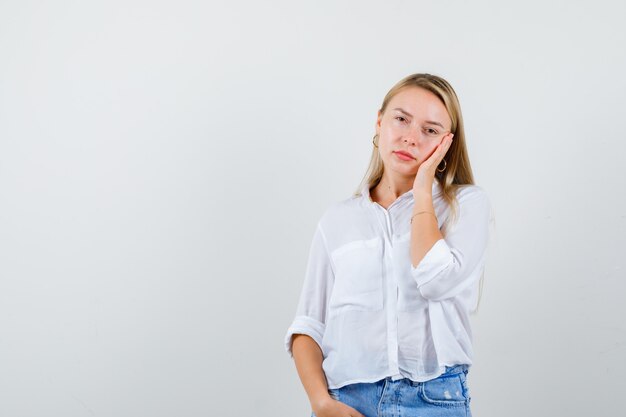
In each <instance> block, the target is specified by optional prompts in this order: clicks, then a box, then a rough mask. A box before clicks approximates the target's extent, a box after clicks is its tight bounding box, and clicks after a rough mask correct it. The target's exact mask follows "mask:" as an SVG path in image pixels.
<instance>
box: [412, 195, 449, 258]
mask: <svg viewBox="0 0 626 417" xmlns="http://www.w3.org/2000/svg"><path fill="white" fill-rule="evenodd" d="M414 199H415V203H414V205H413V213H411V216H412V215H414V214H416V213H419V212H420V211H426V212H427V213H422V214H418V215H417V216H415V217H413V220H412V222H411V266H412V267H413V268H417V265H419V263H420V261H421V260H422V259H424V256H426V253H428V251H429V250H430V248H432V247H433V245H434V244H435V242H437V241H438V240H439V239H443V235H442V234H441V232H440V231H439V226H438V224H437V217H435V216H433V215H432V214H430V213H435V208H434V206H433V195H432V193H431V192H420V193H417V194H415V193H414Z"/></svg>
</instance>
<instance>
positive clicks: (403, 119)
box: [396, 116, 406, 121]
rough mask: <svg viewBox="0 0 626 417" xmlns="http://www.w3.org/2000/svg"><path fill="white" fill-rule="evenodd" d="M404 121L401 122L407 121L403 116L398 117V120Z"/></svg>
mask: <svg viewBox="0 0 626 417" xmlns="http://www.w3.org/2000/svg"><path fill="white" fill-rule="evenodd" d="M399 119H402V120H401V121H405V120H406V119H405V118H404V117H402V116H396V120H399Z"/></svg>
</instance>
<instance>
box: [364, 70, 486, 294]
mask: <svg viewBox="0 0 626 417" xmlns="http://www.w3.org/2000/svg"><path fill="white" fill-rule="evenodd" d="M408 87H420V88H423V89H425V90H428V91H430V92H431V93H433V94H435V96H437V97H438V98H439V99H440V100H441V102H442V103H443V104H444V106H445V107H446V110H447V111H448V115H449V116H450V120H451V121H452V124H451V126H450V131H451V132H452V133H453V134H454V140H453V141H452V145H451V146H450V149H448V151H447V152H446V155H445V157H444V159H445V160H446V165H445V166H446V169H445V171H444V172H439V171H435V179H434V180H435V181H438V182H439V185H440V186H441V196H442V198H443V199H444V201H445V202H446V203H447V204H448V206H449V207H450V212H451V215H450V217H449V218H448V219H447V220H446V222H445V224H444V225H443V226H442V233H444V234H445V230H448V229H449V227H450V226H451V224H452V223H454V222H456V220H457V219H458V201H457V199H456V193H457V191H458V189H459V188H460V187H463V186H466V185H473V184H474V175H473V173H472V167H471V165H470V160H469V156H468V153H467V148H466V146H465V130H464V127H463V116H462V114H461V105H460V104H459V99H458V97H457V95H456V92H455V91H454V89H453V88H452V86H451V85H450V84H449V83H448V82H447V81H446V80H444V79H443V78H441V77H439V76H436V75H432V74H427V73H419V74H411V75H408V76H406V77H404V78H403V79H401V80H400V81H398V82H397V83H396V84H395V85H394V86H393V87H392V88H391V90H389V92H387V95H385V98H384V99H383V103H382V105H381V107H380V112H381V115H382V114H384V113H385V111H386V110H387V105H388V104H389V102H390V101H391V99H392V98H393V97H394V96H395V95H396V94H398V93H399V92H400V91H402V90H403V89H405V88H408ZM374 137H376V136H374ZM384 168H385V167H384V164H383V160H382V158H381V157H380V153H379V151H378V148H377V147H373V149H372V155H371V158H370V162H369V165H368V168H367V171H366V173H365V176H364V177H363V180H361V184H360V185H359V186H358V188H357V190H356V192H355V193H354V196H360V195H361V189H362V188H363V187H364V186H365V185H366V184H369V185H370V188H373V187H375V186H376V185H378V183H379V182H380V180H381V178H382V176H383V172H384ZM483 277H484V274H483V276H481V279H480V293H479V303H480V298H481V296H480V294H482V287H483V285H482V284H483Z"/></svg>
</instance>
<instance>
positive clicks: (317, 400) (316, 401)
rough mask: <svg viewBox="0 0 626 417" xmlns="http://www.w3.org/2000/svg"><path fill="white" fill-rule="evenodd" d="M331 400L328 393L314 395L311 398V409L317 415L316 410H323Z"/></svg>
mask: <svg viewBox="0 0 626 417" xmlns="http://www.w3.org/2000/svg"><path fill="white" fill-rule="evenodd" d="M333 400H334V399H333V397H331V396H330V394H329V393H328V392H327V393H325V394H324V393H323V394H321V395H316V396H315V397H313V398H311V408H312V409H313V411H315V412H316V413H317V410H320V409H323V408H325V407H326V406H327V404H328V403H329V402H331V401H333Z"/></svg>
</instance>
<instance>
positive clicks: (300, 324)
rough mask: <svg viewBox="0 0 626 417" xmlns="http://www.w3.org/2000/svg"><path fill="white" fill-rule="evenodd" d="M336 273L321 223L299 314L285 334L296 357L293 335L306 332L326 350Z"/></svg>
mask: <svg viewBox="0 0 626 417" xmlns="http://www.w3.org/2000/svg"><path fill="white" fill-rule="evenodd" d="M334 279H335V276H334V272H333V267H332V263H331V260H330V256H329V253H328V247H327V244H326V238H325V236H324V232H323V231H322V227H321V224H320V223H319V222H318V224H317V227H316V229H315V233H314V235H313V240H312V242H311V247H310V249H309V258H308V262H307V266H306V272H305V275H304V283H303V286H302V291H301V292H300V299H299V301H298V307H297V309H296V315H295V318H294V320H293V322H292V323H291V325H290V326H289V328H288V329H287V334H286V335H285V348H286V350H287V353H289V356H291V357H292V358H293V352H292V350H291V348H292V336H293V335H294V334H306V335H308V336H310V337H311V338H312V339H313V340H315V342H316V343H317V344H318V345H319V346H320V350H321V349H322V338H323V336H324V330H325V327H326V325H325V323H326V308H327V305H328V298H329V297H330V292H331V290H332V286H333V282H334Z"/></svg>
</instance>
